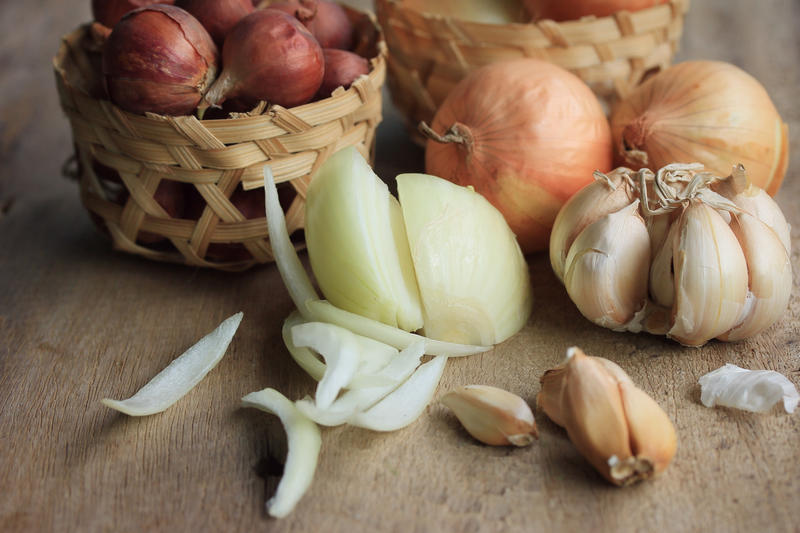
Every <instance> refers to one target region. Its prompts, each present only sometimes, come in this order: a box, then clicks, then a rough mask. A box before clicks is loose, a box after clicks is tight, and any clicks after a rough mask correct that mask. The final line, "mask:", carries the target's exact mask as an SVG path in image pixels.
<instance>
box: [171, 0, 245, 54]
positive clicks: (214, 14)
mask: <svg viewBox="0 0 800 533" xmlns="http://www.w3.org/2000/svg"><path fill="white" fill-rule="evenodd" d="M175 5H176V6H178V7H180V8H182V9H185V10H186V11H188V12H189V13H191V14H192V15H193V16H194V17H195V18H196V19H197V20H199V21H200V24H202V25H203V27H204V28H205V29H206V30H208V33H209V34H210V35H211V38H212V39H214V42H215V43H216V44H217V46H219V47H222V43H223V42H224V41H225V36H226V35H227V34H228V32H230V31H231V29H233V27H234V26H235V25H236V23H237V22H239V21H240V20H241V19H243V18H244V17H246V16H247V15H249V14H250V13H252V12H253V11H254V10H255V8H254V7H253V2H252V1H251V0H177V2H176V3H175Z"/></svg>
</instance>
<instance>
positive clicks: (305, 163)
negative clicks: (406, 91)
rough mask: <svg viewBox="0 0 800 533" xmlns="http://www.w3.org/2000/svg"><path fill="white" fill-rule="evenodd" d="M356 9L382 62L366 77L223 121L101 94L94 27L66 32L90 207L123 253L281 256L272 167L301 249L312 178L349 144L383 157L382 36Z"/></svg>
mask: <svg viewBox="0 0 800 533" xmlns="http://www.w3.org/2000/svg"><path fill="white" fill-rule="evenodd" d="M345 9H346V10H347V12H348V15H349V16H350V17H351V20H352V21H353V23H354V26H355V28H356V32H357V37H358V38H357V43H358V44H357V48H356V51H357V52H358V53H359V54H361V55H362V56H364V57H368V58H370V61H371V71H370V73H369V74H368V75H367V76H362V77H361V78H359V79H358V80H357V81H355V82H354V83H353V84H352V86H351V87H350V88H349V89H347V90H344V89H343V88H339V89H337V90H336V91H335V92H334V94H333V95H332V96H330V97H329V98H326V99H323V100H319V101H316V102H312V103H308V104H304V105H301V106H297V107H293V108H291V109H286V108H283V107H280V106H277V105H276V106H270V107H266V106H264V105H263V104H262V105H261V106H259V107H257V108H256V109H255V110H252V111H250V112H248V113H234V114H231V115H225V118H217V119H207V120H198V119H197V118H196V117H195V116H180V117H177V116H176V117H173V116H162V115H155V114H148V115H146V116H143V115H136V114H132V113H128V112H126V111H123V110H121V109H120V108H118V107H117V106H115V105H114V104H112V103H111V102H110V101H108V100H105V99H104V98H103V97H102V95H103V94H104V90H103V88H102V87H103V86H102V80H101V77H100V72H101V69H100V57H101V56H100V50H99V47H98V46H97V44H96V42H95V40H94V38H93V35H92V32H91V29H90V27H89V26H88V25H87V26H82V27H80V28H78V29H77V30H75V31H74V32H72V33H70V34H68V35H66V36H65V37H64V38H63V40H62V44H61V46H60V49H59V51H58V54H57V55H56V57H55V58H54V60H53V65H54V69H55V74H56V85H57V87H58V92H59V97H60V101H61V107H62V109H63V110H64V113H65V114H66V115H67V118H68V119H69V122H70V125H71V127H72V134H73V139H74V143H75V161H76V164H75V165H74V167H73V168H72V172H73V174H74V175H75V176H76V177H77V179H78V181H79V183H80V196H81V201H82V203H83V205H84V206H85V207H86V209H87V210H88V211H89V213H90V215H91V217H92V219H93V220H94V221H95V222H96V223H97V224H98V226H100V227H101V229H103V231H105V232H106V233H108V234H109V236H110V238H111V241H112V243H113V247H114V248H115V249H117V250H121V251H124V252H129V253H132V254H138V255H140V256H144V257H146V258H149V259H153V260H158V261H168V262H175V263H184V264H187V265H192V266H201V267H212V268H218V269H223V270H244V269H246V268H249V267H251V266H253V265H255V264H258V263H267V262H270V261H272V260H273V256H272V252H271V250H270V246H269V238H268V232H267V225H266V219H265V215H264V199H263V198H264V196H263V167H264V165H265V164H269V165H270V167H271V169H272V171H273V174H274V175H275V182H276V183H277V185H278V190H279V195H280V198H281V203H282V205H283V207H284V211H285V214H286V224H287V227H288V230H289V232H290V233H292V234H293V235H292V237H293V240H294V241H295V242H296V246H297V247H301V246H302V232H300V231H297V230H300V229H302V228H303V223H304V205H305V193H306V190H307V188H308V185H309V183H310V180H311V177H312V176H313V175H314V173H315V172H316V170H317V169H318V168H319V167H320V165H321V164H322V163H323V162H324V161H325V160H326V159H327V158H328V157H329V156H330V155H331V154H333V153H334V152H336V151H337V150H339V149H341V148H344V147H346V146H352V145H354V146H356V147H357V148H358V149H359V151H360V152H361V153H362V155H364V156H365V157H366V158H367V159H368V160H373V159H374V146H375V130H376V128H377V126H378V124H379V123H380V122H381V119H382V102H381V89H382V87H383V84H384V81H385V78H386V45H385V43H384V41H383V36H382V34H381V32H380V28H379V27H378V25H377V23H376V21H375V19H374V16H372V15H371V14H369V13H362V12H360V11H356V10H354V9H350V8H348V7H346V8H345ZM256 189H259V190H256ZM176 197H177V198H178V200H177V201H176V200H175V198H176Z"/></svg>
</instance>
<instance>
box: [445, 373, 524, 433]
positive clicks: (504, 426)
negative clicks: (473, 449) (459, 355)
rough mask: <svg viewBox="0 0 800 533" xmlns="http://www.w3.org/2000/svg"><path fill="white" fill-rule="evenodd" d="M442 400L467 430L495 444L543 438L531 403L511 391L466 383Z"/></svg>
mask: <svg viewBox="0 0 800 533" xmlns="http://www.w3.org/2000/svg"><path fill="white" fill-rule="evenodd" d="M441 402H442V403H443V404H444V405H446V406H447V407H449V408H450V409H451V410H452V411H453V413H454V414H455V415H456V418H458V420H459V421H460V422H461V425H463V426H464V429H466V430H467V432H468V433H469V434H470V435H472V436H473V437H475V438H476V439H477V440H479V441H481V442H483V443H484V444H489V445H492V446H507V445H514V446H527V445H529V444H531V443H532V442H533V440H534V439H538V438H539V430H538V429H537V427H536V421H535V420H534V418H533V412H532V411H531V408H530V407H529V406H528V404H527V403H526V402H525V400H523V399H522V398H520V397H519V396H517V395H516V394H513V393H511V392H508V391H506V390H503V389H499V388H497V387H491V386H489V385H466V386H464V387H459V388H458V389H455V390H453V391H450V392H448V393H447V394H446V395H445V396H444V397H442V399H441Z"/></svg>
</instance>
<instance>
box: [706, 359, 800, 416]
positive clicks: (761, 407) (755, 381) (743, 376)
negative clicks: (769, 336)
mask: <svg viewBox="0 0 800 533" xmlns="http://www.w3.org/2000/svg"><path fill="white" fill-rule="evenodd" d="M699 382H700V390H701V395H700V401H701V402H703V405H705V406H706V407H714V406H715V405H721V406H723V407H733V408H735V409H743V410H745V411H752V412H754V413H766V412H767V411H769V410H770V409H772V407H773V406H774V405H775V404H776V403H778V402H779V401H781V400H783V408H784V409H785V410H786V412H787V413H792V412H794V410H795V409H796V408H797V404H798V403H800V394H798V392H797V388H796V387H795V386H794V385H793V384H792V382H791V381H789V380H788V379H787V378H786V377H785V376H783V375H782V374H780V373H778V372H775V371H772V370H747V369H745V368H740V367H738V366H736V365H732V364H730V363H729V364H726V365H725V366H723V367H720V368H718V369H716V370H714V371H713V372H709V373H708V374H706V375H704V376H703V377H701V378H700V381H699Z"/></svg>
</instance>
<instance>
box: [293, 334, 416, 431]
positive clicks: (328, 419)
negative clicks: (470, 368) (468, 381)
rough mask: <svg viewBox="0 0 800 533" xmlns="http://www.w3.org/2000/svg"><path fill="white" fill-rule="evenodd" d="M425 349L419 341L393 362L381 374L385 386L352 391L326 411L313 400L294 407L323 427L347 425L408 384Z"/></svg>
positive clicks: (301, 401)
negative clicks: (358, 415)
mask: <svg viewBox="0 0 800 533" xmlns="http://www.w3.org/2000/svg"><path fill="white" fill-rule="evenodd" d="M424 349H425V346H424V343H423V342H416V343H414V344H412V345H411V346H410V347H408V348H406V349H405V350H403V351H402V352H400V354H399V355H398V356H397V357H395V358H394V359H392V361H391V362H389V364H388V365H387V366H386V367H384V368H383V369H382V370H381V371H380V372H379V373H378V376H379V377H380V378H383V379H384V380H386V381H388V383H387V384H385V385H378V386H375V387H365V388H361V389H353V390H349V391H347V392H346V393H344V394H342V396H341V397H339V398H338V399H337V400H336V401H335V402H333V404H332V405H331V406H330V407H329V408H327V409H323V408H320V406H319V405H318V404H315V403H314V402H312V401H311V400H310V399H303V400H298V401H297V402H296V404H295V405H296V406H297V408H298V409H300V411H302V412H303V413H304V414H305V415H306V416H308V417H309V418H311V419H312V420H313V421H315V422H317V423H318V424H322V425H323V426H337V425H340V424H344V423H345V422H347V421H348V420H349V419H350V418H352V417H353V416H355V415H356V413H358V412H361V411H364V410H366V409H369V408H370V407H372V406H373V405H374V404H375V403H377V402H379V401H380V400H381V399H382V398H384V397H385V396H386V395H387V394H389V393H391V392H392V391H393V390H395V389H396V388H397V387H398V385H400V383H402V382H403V381H405V380H406V379H407V378H408V377H409V376H410V375H411V374H412V373H413V372H414V370H415V369H416V368H417V367H418V366H419V360H420V357H422V354H423V351H424Z"/></svg>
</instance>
